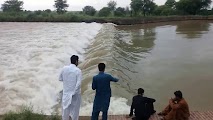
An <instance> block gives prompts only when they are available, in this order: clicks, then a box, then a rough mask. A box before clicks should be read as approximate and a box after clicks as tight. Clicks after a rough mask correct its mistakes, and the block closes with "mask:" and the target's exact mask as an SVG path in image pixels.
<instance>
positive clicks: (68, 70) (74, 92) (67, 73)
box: [59, 64, 82, 120]
mask: <svg viewBox="0 0 213 120" xmlns="http://www.w3.org/2000/svg"><path fill="white" fill-rule="evenodd" d="M59 81H63V96H62V120H69V116H70V117H71V118H72V120H78V117H79V110H80V105H81V81H82V73H81V70H80V69H79V68H78V67H77V66H76V65H74V64H70V65H69V66H65V67H64V68H63V69H62V71H61V74H60V76H59Z"/></svg>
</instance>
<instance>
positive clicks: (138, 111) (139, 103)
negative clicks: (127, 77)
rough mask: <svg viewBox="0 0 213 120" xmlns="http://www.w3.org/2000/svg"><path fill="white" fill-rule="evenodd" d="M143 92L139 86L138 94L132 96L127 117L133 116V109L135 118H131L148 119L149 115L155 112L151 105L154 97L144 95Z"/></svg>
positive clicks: (137, 119)
mask: <svg viewBox="0 0 213 120" xmlns="http://www.w3.org/2000/svg"><path fill="white" fill-rule="evenodd" d="M143 94H144V90H143V89H142V88H139V89H138V95H136V96H134V97H133V100H132V105H131V111H130V114H129V117H131V116H133V111H134V113H135V118H133V119H136V120H148V119H149V117H150V116H151V115H152V114H154V113H155V110H154V105H153V103H154V102H155V99H151V98H147V97H144V96H143Z"/></svg>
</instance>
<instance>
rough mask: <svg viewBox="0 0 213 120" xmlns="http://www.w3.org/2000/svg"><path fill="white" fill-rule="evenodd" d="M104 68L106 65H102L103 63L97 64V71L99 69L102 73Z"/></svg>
mask: <svg viewBox="0 0 213 120" xmlns="http://www.w3.org/2000/svg"><path fill="white" fill-rule="evenodd" d="M105 67H106V65H105V64H104V63H99V64H98V69H99V71H102V72H103V71H104V70H105Z"/></svg>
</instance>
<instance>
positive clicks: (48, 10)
mask: <svg viewBox="0 0 213 120" xmlns="http://www.w3.org/2000/svg"><path fill="white" fill-rule="evenodd" d="M44 12H47V13H51V12H52V11H51V10H50V9H46V10H44Z"/></svg>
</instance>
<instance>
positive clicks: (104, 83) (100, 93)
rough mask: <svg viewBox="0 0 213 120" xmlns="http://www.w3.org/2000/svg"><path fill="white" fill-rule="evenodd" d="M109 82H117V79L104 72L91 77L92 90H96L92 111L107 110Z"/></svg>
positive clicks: (109, 90)
mask: <svg viewBox="0 0 213 120" xmlns="http://www.w3.org/2000/svg"><path fill="white" fill-rule="evenodd" d="M111 81H112V82H118V79H117V78H114V77H112V76H111V75H109V74H106V73H104V72H100V73H99V74H98V75H96V76H94V77H93V82H92V89H93V90H96V94H95V100H94V105H93V110H95V111H107V110H108V108H109V103H110V97H111V88H110V82H111Z"/></svg>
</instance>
